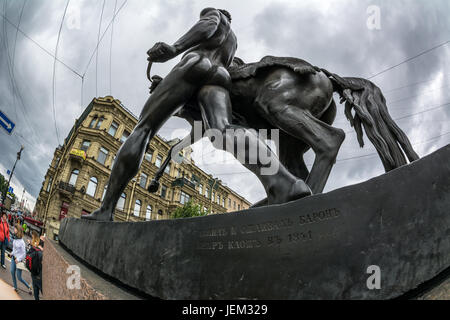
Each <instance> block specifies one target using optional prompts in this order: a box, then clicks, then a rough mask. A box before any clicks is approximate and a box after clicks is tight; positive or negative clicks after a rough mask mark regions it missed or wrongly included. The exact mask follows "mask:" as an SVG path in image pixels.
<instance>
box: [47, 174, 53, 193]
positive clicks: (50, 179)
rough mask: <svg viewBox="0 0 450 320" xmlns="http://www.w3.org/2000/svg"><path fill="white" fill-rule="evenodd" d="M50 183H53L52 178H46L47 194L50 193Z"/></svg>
mask: <svg viewBox="0 0 450 320" xmlns="http://www.w3.org/2000/svg"><path fill="white" fill-rule="evenodd" d="M52 182H53V178H52V177H50V178H48V183H47V192H50V187H51V186H52Z"/></svg>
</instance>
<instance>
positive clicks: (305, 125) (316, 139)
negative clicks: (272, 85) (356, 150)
mask: <svg viewBox="0 0 450 320" xmlns="http://www.w3.org/2000/svg"><path fill="white" fill-rule="evenodd" d="M276 109H277V112H273V113H272V114H271V117H272V118H271V122H272V123H273V124H274V125H276V126H278V127H279V128H280V129H281V130H283V131H285V132H287V133H288V134H290V135H291V136H293V137H295V138H297V139H299V140H302V141H303V142H305V143H306V144H308V145H309V146H310V147H311V148H312V149H313V151H314V153H315V154H316V157H315V160H314V164H313V166H312V168H311V172H310V174H309V175H308V178H307V179H306V183H307V184H308V185H309V187H310V188H311V190H312V191H313V193H314V194H316V193H321V192H322V191H323V189H324V187H325V184H326V182H327V180H328V176H329V175H330V172H331V169H332V167H333V165H334V163H335V161H336V157H337V154H338V151H339V149H340V147H341V144H342V142H343V141H344V139H345V133H344V131H343V130H341V129H338V128H334V127H331V126H329V125H328V124H326V123H325V122H322V121H320V120H319V119H317V118H315V117H314V116H313V115H312V114H311V113H310V112H309V111H307V110H305V109H301V108H298V107H296V106H289V105H288V106H283V107H278V108H276ZM292 152H293V153H296V152H298V150H292Z"/></svg>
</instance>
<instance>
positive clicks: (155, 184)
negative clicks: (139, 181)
mask: <svg viewBox="0 0 450 320" xmlns="http://www.w3.org/2000/svg"><path fill="white" fill-rule="evenodd" d="M158 189H159V182H158V181H156V180H155V179H152V181H151V182H150V184H149V185H148V189H147V190H148V192H150V193H155V192H156V191H158Z"/></svg>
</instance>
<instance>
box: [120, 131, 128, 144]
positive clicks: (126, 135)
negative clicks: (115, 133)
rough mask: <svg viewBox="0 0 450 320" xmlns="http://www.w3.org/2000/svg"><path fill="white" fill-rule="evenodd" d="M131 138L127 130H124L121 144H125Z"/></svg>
mask: <svg viewBox="0 0 450 320" xmlns="http://www.w3.org/2000/svg"><path fill="white" fill-rule="evenodd" d="M129 136H130V133H129V132H128V131H127V130H124V131H123V133H122V137H121V138H120V142H122V143H124V142H125V140H127V138H128V137H129Z"/></svg>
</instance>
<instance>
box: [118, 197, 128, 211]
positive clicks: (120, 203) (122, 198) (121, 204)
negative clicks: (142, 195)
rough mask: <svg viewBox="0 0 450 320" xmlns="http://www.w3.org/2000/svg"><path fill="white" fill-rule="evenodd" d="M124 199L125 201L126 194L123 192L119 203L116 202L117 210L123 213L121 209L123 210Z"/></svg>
mask: <svg viewBox="0 0 450 320" xmlns="http://www.w3.org/2000/svg"><path fill="white" fill-rule="evenodd" d="M126 199H127V194H126V193H125V192H124V193H122V195H121V196H120V199H119V201H117V209H119V210H121V211H123V209H124V208H125V200H126Z"/></svg>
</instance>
